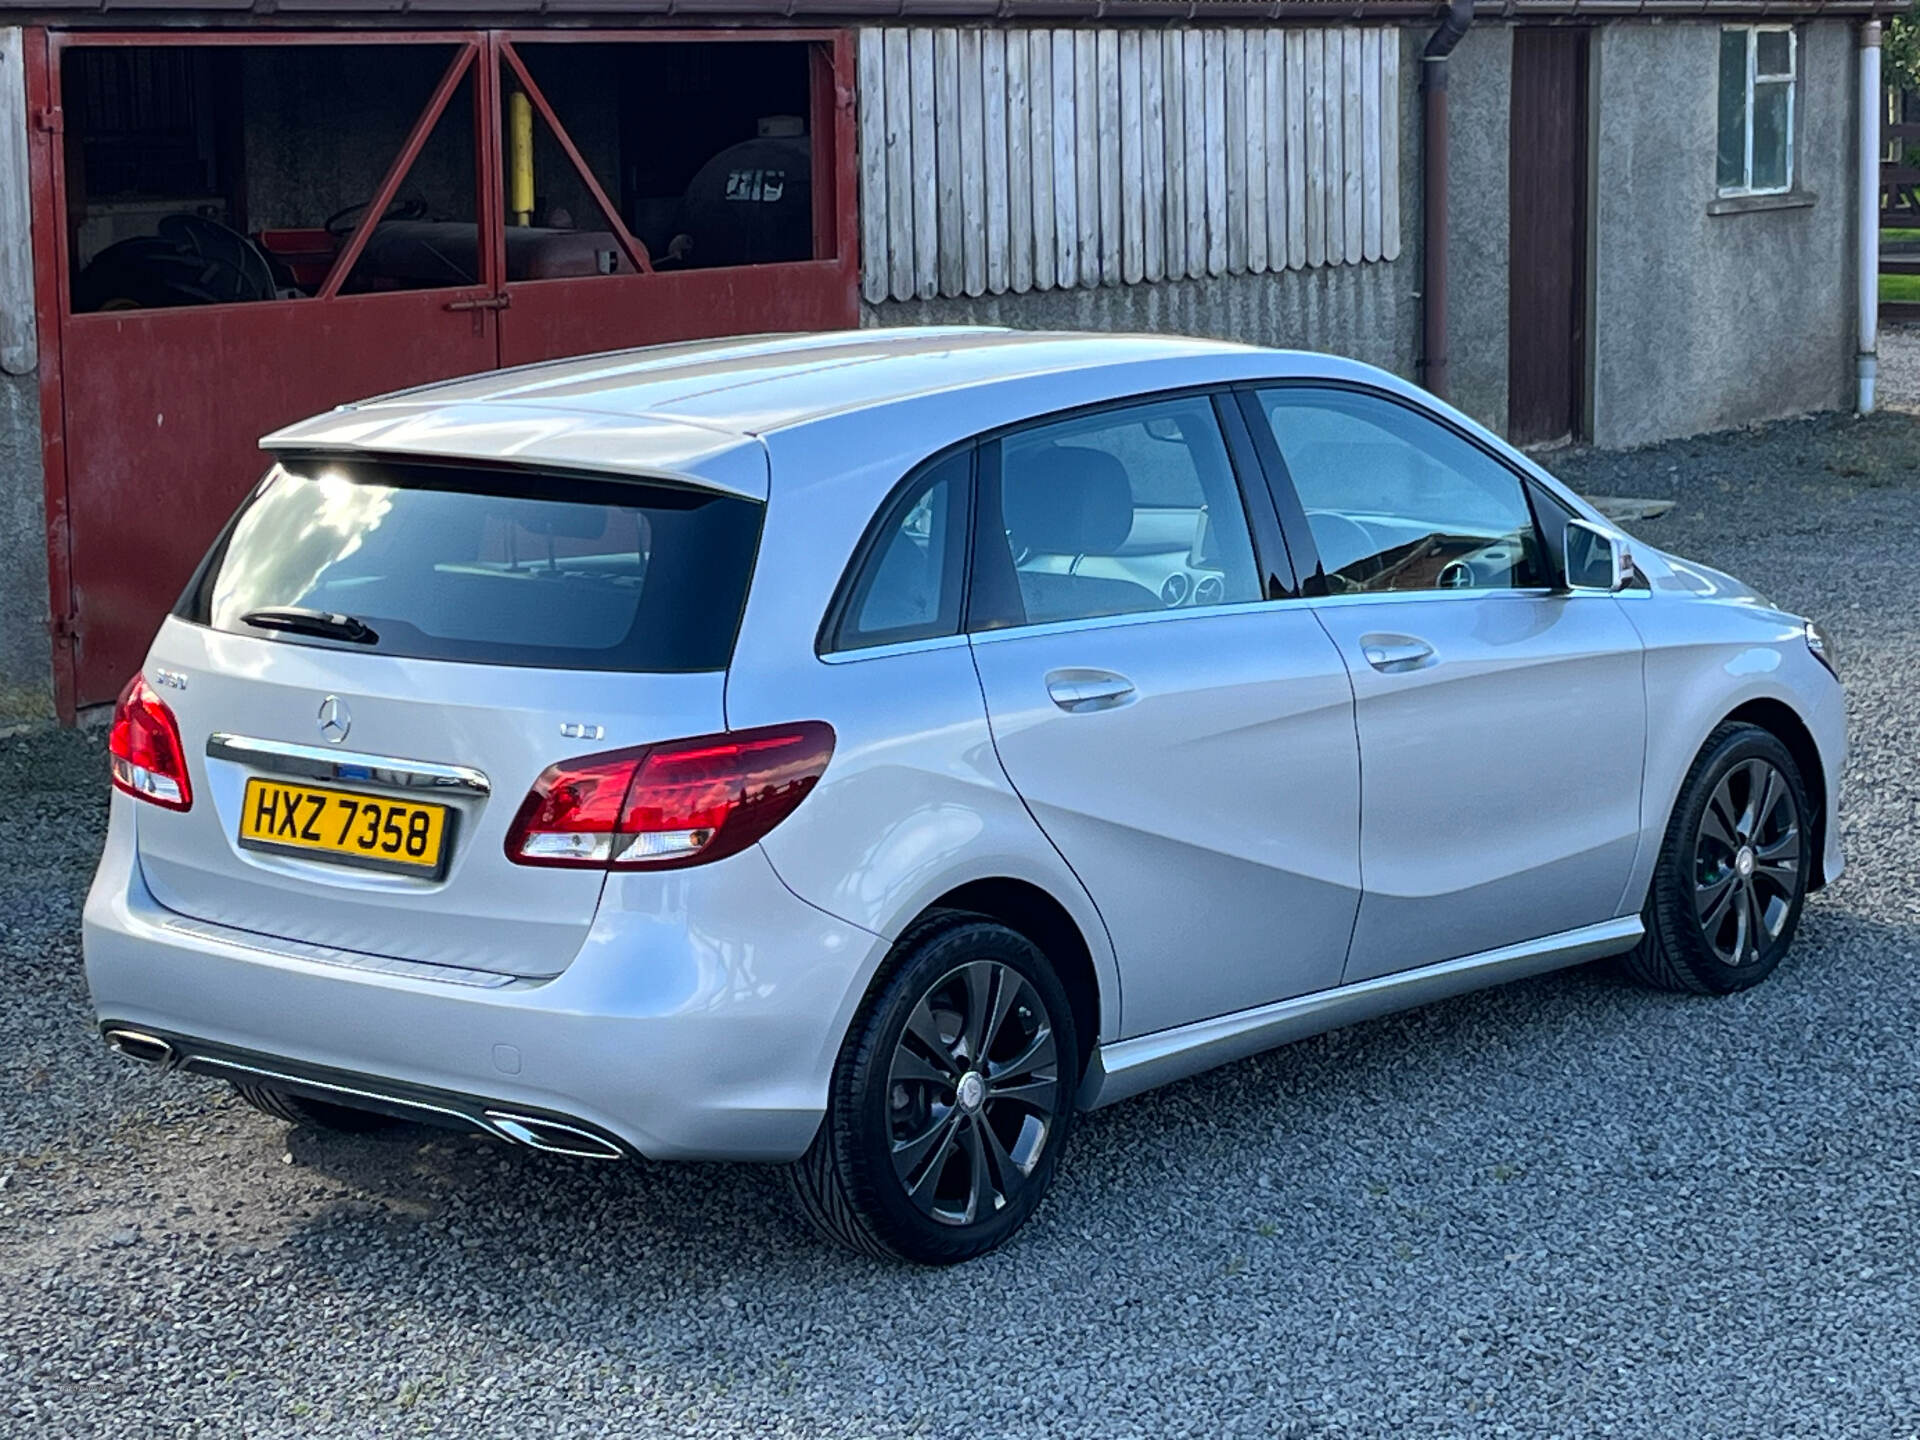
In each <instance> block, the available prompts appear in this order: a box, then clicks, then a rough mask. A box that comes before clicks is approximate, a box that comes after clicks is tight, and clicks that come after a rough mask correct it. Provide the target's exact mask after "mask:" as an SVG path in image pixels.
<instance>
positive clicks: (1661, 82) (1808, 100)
mask: <svg viewBox="0 0 1920 1440" xmlns="http://www.w3.org/2000/svg"><path fill="white" fill-rule="evenodd" d="M1855 44H1856V37H1855V33H1854V26H1853V25H1852V23H1850V22H1848V21H1844V20H1822V21H1814V22H1812V23H1810V24H1806V25H1803V26H1801V27H1800V46H1799V54H1800V60H1799V74H1800V84H1799V90H1798V94H1797V95H1796V96H1795V124H1796V128H1797V130H1798V152H1797V157H1796V176H1797V180H1796V188H1797V191H1798V193H1797V194H1795V195H1794V196H1792V197H1789V203H1787V205H1786V206H1785V208H1767V209H1749V208H1743V207H1739V206H1727V205H1724V204H1718V203H1716V201H1717V192H1716V187H1715V177H1714V156H1715V137H1716V134H1717V126H1718V118H1717V110H1716V102H1717V96H1718V79H1717V77H1718V68H1717V67H1718V56H1719V45H1720V31H1719V27H1718V26H1715V25H1701V24H1615V25H1607V26H1603V27H1601V28H1600V29H1598V30H1597V31H1596V32H1595V34H1594V45H1595V49H1596V52H1597V62H1596V73H1595V77H1594V79H1595V88H1596V92H1597V95H1598V106H1597V110H1598V127H1599V128H1598V133H1597V136H1596V140H1597V144H1596V147H1595V154H1596V156H1597V174H1596V180H1597V183H1596V184H1595V186H1594V192H1595V194H1594V259H1595V267H1594V290H1593V307H1594V314H1595V323H1594V326H1593V439H1594V442H1595V443H1596V444H1598V445H1603V446H1610V447H1611V446H1626V445H1640V444H1645V443H1647V442H1650V441H1654V440H1662V439H1667V438H1670V437H1673V436H1678V435H1691V434H1698V433H1699V432H1701V431H1705V430H1717V429H1724V428H1726V427H1728V426H1732V425H1744V424H1749V423H1752V422H1754V421H1759V420H1772V419H1778V418H1780V417H1782V416H1787V415H1797V414H1802V413H1804V412H1806V411H1809V410H1833V409H1841V408H1844V407H1847V406H1849V405H1851V404H1852V402H1853V393H1852V375H1853V350H1854V343H1855V342H1854V326H1855V313H1854V312H1855V301H1854V298H1853V273H1854V247H1855V244H1856V236H1855V228H1856V227H1855V225H1854V222H1853V208H1854V202H1853V163H1854V115H1855V111H1856V108H1857V99H1856V96H1857V93H1858V78H1857V77H1858V70H1857V67H1856V61H1855V53H1854V47H1855Z"/></svg>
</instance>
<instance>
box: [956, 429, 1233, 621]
mask: <svg viewBox="0 0 1920 1440" xmlns="http://www.w3.org/2000/svg"><path fill="white" fill-rule="evenodd" d="M997 449H998V454H999V467H998V481H999V483H998V485H997V486H994V485H988V486H986V487H985V490H984V492H983V494H984V501H983V508H984V509H985V510H986V511H987V512H988V513H987V514H986V515H985V517H984V518H983V523H982V528H981V538H980V542H979V543H980V552H981V553H980V554H979V556H978V558H977V559H976V561H975V583H974V601H973V607H972V615H971V617H970V618H971V623H972V625H973V628H975V629H991V628H995V627H999V626H1006V625H1021V624H1029V625H1042V624H1047V623H1049V622H1052V621H1058V620H1080V619H1087V618H1091V617H1096V616H1104V615H1126V614H1134V613H1138V612H1141V611H1149V610H1169V609H1180V608H1183V607H1193V606H1207V605H1232V604H1243V603H1246V602H1248V601H1254V600H1259V599H1262V598H1263V595H1262V592H1261V585H1260V570H1259V566H1258V565H1257V564H1256V563H1255V560H1254V551H1253V541H1252V539H1251V537H1250V534H1249V532H1248V528H1247V516H1246V510H1245V508H1244V507H1243V506H1242V504H1241V501H1240V490H1239V485H1238V482H1237V481H1236V480H1235V477H1234V473H1233V466H1232V464H1231V462H1230V461H1229V459H1228V457H1227V448H1226V443H1225V441H1224V440H1223V439H1222V438H1221V434H1220V427H1219V423H1218V422H1217V421H1216V419H1215V418H1214V413H1213V404H1212V402H1211V401H1210V400H1208V399H1206V398H1205V397H1204V396H1186V397H1182V398H1179V399H1173V400H1157V401H1151V402H1148V403H1146V404H1141V405H1130V406H1127V407H1126V408H1124V409H1116V410H1102V411H1100V412H1098V413H1096V414H1093V415H1085V416H1080V417H1077V418H1075V419H1071V420H1061V421H1056V422H1054V423H1052V424H1047V425H1041V426H1037V427H1035V428H1033V429H1031V430H1023V431H1020V432H1019V433H1017V434H1014V435H1009V436H1007V437H1006V438H1005V439H1003V440H1002V441H1001V442H1000V444H999V446H998V447H997Z"/></svg>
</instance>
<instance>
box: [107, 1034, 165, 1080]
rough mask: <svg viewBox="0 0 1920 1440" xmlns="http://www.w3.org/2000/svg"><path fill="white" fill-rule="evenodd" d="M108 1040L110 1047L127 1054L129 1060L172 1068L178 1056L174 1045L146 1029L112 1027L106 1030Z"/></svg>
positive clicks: (163, 1068) (162, 1067)
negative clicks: (147, 1031) (148, 1032)
mask: <svg viewBox="0 0 1920 1440" xmlns="http://www.w3.org/2000/svg"><path fill="white" fill-rule="evenodd" d="M106 1041H107V1046H108V1048H109V1049H112V1050H114V1051H116V1052H118V1053H119V1054H122V1055H125V1056H126V1057H127V1058H128V1059H129V1060H138V1061H140V1062H141V1063H142V1064H145V1065H158V1066H159V1067H160V1068H161V1069H162V1070H165V1069H169V1068H171V1067H172V1065H173V1063H174V1061H175V1059H177V1058H178V1056H177V1054H176V1052H175V1051H174V1048H173V1046H172V1045H170V1044H169V1043H167V1042H166V1041H165V1040H162V1039H161V1038H160V1037H159V1036H158V1035H149V1034H147V1033H146V1031H144V1030H122V1029H118V1028H116V1029H112V1030H109V1031H107V1032H106Z"/></svg>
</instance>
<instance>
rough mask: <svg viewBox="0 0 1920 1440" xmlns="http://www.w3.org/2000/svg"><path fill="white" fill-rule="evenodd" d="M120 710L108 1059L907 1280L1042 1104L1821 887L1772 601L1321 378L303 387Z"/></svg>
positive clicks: (956, 368) (90, 952)
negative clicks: (323, 408) (687, 1208)
mask: <svg viewBox="0 0 1920 1440" xmlns="http://www.w3.org/2000/svg"><path fill="white" fill-rule="evenodd" d="M264 444H265V448H266V450H267V451H268V452H269V453H270V457H271V464H270V465H269V467H268V469H267V472H266V476H265V478H264V479H262V480H261V481H260V483H259V485H258V486H257V487H256V488H255V489H254V490H253V492H252V493H251V494H250V495H249V496H248V497H247V499H246V501H245V503H244V504H243V505H242V506H241V507H240V510H239V512H238V514H236V515H235V517H234V518H233V520H232V521H231V523H230V524H229V525H228V526H227V529H226V530H225V532H224V533H223V534H221V535H220V536H219V537H218V539H217V540H215V542H214V544H213V547H212V549H211V551H210V552H209V553H208V555H207V557H206V559H205V561H204V562H203V563H202V564H201V566H200V569H199V571H198V573H197V574H196V575H195V576H194V577H193V579H192V581H191V583H190V584H189V585H188V586H187V589H186V592H185V594H184V595H183V596H182V598H181V600H180V603H179V606H178V608H177V609H176V610H175V611H174V612H173V614H172V616H171V617H170V618H168V619H167V621H166V622H165V623H164V625H163V626H162V627H161V629H160V632H159V635H158V637H157V638H156V639H155V641H154V644H153V649H152V651H151V653H150V655H149V656H148V659H147V663H146V665H145V666H144V667H143V669H142V671H141V673H140V674H138V675H136V676H134V677H133V679H132V680H131V681H130V682H129V683H128V685H127V688H126V691H125V693H124V694H123V695H122V696H121V699H120V703H119V706H118V710H117V712H116V714H115V717H114V721H113V729H112V735H111V741H110V749H111V751H112V771H113V784H114V787H115V792H116V793H115V794H114V796H113V806H112V822H111V826H110V828H109V831H108V836H107V843H106V851H105V854H104V856H103V857H102V860H101V863H100V869H99V873H98V876H97V878H96V879H95V882H94V885H93V890H92V894H91V896H90V898H89V900H88V903H87V907H86V919H85V943H86V964H87V976H88V980H89V983H90V985H91V987H92V992H93V1000H94V1004H95V1006H96V1008H97V1011H98V1016H99V1021H100V1026H101V1030H102V1032H103V1034H104V1036H105V1038H106V1039H107V1041H108V1042H109V1043H110V1044H112V1045H113V1046H115V1047H116V1048H117V1049H119V1050H120V1051H122V1052H124V1053H125V1054H127V1055H130V1056H133V1057H135V1058H138V1059H141V1060H145V1061H149V1062H152V1063H154V1064H157V1065H159V1066H161V1067H164V1068H167V1069H178V1070H186V1071H190V1072H193V1073H196V1074H203V1075H210V1076H218V1077H221V1078H224V1079H226V1080H228V1081H230V1082H232V1084H233V1086H234V1087H235V1088H236V1089H237V1090H238V1091H239V1093H240V1095H241V1096H243V1097H244V1098H245V1099H246V1100H248V1101H249V1102H251V1103H252V1104H254V1105H256V1106H258V1107H259V1108H260V1109H262V1110H265V1111H267V1112H268V1113H270V1114H272V1115H275V1116H278V1117H280V1118H282V1119H284V1120H287V1121H292V1122H298V1123H308V1124H314V1125H321V1126H331V1127H334V1128H338V1129H348V1130H356V1129H364V1128H367V1127H369V1126H373V1125H377V1124H384V1123H388V1122H389V1121H391V1120H392V1119H394V1118H403V1119H414V1120H427V1121H434V1122H439V1123H443V1124H447V1125H453V1126H459V1127H464V1128H466V1129H469V1130H473V1131H478V1132H481V1133H484V1134H487V1135H491V1136H493V1137H495V1138H496V1139H500V1140H504V1141H508V1142H512V1143H515V1144H520V1145H527V1146H532V1147H535V1148H537V1149H542V1150H548V1151H553V1152H557V1153H560V1154H565V1155H575V1156H597V1157H604V1158H607V1159H614V1158H619V1157H646V1158H648V1159H656V1160H667V1159H678V1158H704V1159H714V1158H720V1159H730V1160H756V1161H771V1162H778V1163H781V1164H784V1165H785V1166H787V1167H788V1174H789V1175H790V1177H791V1180H792V1189H793V1193H794V1196H795V1197H796V1199H797V1201H798V1206H799V1209H800V1210H801V1211H802V1212H803V1213H804V1214H805V1215H806V1216H807V1217H808V1218H809V1219H810V1220H811V1221H812V1222H813V1223H814V1224H815V1225H817V1226H818V1227H819V1228H820V1229H822V1230H823V1231H825V1232H826V1233H827V1234H829V1235H830V1236H832V1237H834V1238H835V1239H837V1240H840V1241H843V1242H845V1243H847V1244H849V1245H852V1246H855V1247H857V1248H859V1249H862V1250H865V1251H868V1252H871V1253H875V1254H879V1255H883V1256H896V1257H904V1258H907V1259H911V1260H917V1261H924V1262H932V1263H940V1262H949V1261H955V1260H961V1259H964V1258H966V1257H968V1256H972V1255H976V1254H979V1253H980V1252H982V1251H984V1250H987V1249H990V1248H991V1247H993V1246H995V1245H997V1244H999V1243H1000V1242H1001V1241H1003V1240H1005V1239H1006V1238H1007V1237H1008V1236H1009V1235H1010V1234H1012V1233H1013V1231H1014V1230H1016V1229H1017V1228H1019V1226H1020V1225H1021V1224H1022V1223H1023V1222H1024V1221H1025V1220H1026V1219H1027V1218H1028V1216H1030V1215H1031V1214H1032V1213H1033V1211H1034V1208H1035V1206H1036V1205H1037V1204H1038V1203H1039V1202H1040V1199H1041V1197H1042V1195H1043V1194H1044V1193H1045V1191H1046V1189H1047V1185H1048V1182H1049V1180H1050V1178H1051V1177H1052V1175H1053V1171H1054V1167H1055V1165H1056V1164H1057V1163H1058V1161H1059V1157H1060V1153H1061V1149H1062V1147H1063V1146H1064V1144H1065V1143H1066V1141H1067V1138H1068V1135H1069V1133H1070V1131H1071V1130H1072V1127H1073V1124H1074V1119H1075V1116H1076V1114H1077V1113H1078V1112H1080V1111H1083V1110H1086V1109H1090V1108H1092V1107H1095V1106H1100V1105H1106V1104H1109V1103H1111V1102H1113V1101H1115V1100H1119V1099H1122V1098H1125V1097H1126V1096H1129V1095H1134V1094H1137V1093H1139V1092H1140V1091H1142V1090H1145V1089H1147V1088H1149V1087H1151V1086H1154V1085H1159V1084H1162V1083H1165V1082H1167V1081H1169V1080H1174V1079H1177V1078H1179V1077H1181V1076H1185V1075H1189V1074H1192V1073H1193V1072H1195V1071H1198V1070H1201V1069H1204V1068H1206V1067H1208V1066H1212V1065H1218V1064H1221V1063H1223V1062H1225V1061H1230V1060H1234V1059H1236V1058H1239V1057H1241V1056H1245V1055H1249V1054H1252V1053H1254V1052H1256V1051H1259V1050H1262V1049H1265V1048H1267V1047H1269V1046H1273V1045H1277V1044H1279V1043H1281V1042H1284V1041H1287V1040H1291V1039H1294V1038H1297V1037H1300V1036H1303V1035H1309V1034H1313V1033H1316V1032H1319V1031H1324V1030H1327V1029H1330V1028H1332V1027H1334V1026H1337V1025H1342V1024H1346V1023H1348V1022H1350V1021H1354V1020H1358V1019H1362V1018H1364V1017H1367V1016H1373V1015H1378V1014H1381V1013H1383V1012H1385V1011H1389V1010H1394V1009H1397V1008H1400V1007H1403V1006H1408V1005H1414V1004H1418V1003H1421V1002H1424V1001H1428V1000H1433V999H1436V998H1439V997H1442V996H1447V995H1452V994H1457V993H1459V992H1462V991H1466V990H1470V989H1473V988H1475V987H1478V986H1484V985H1490V984H1493V983H1496V982H1499V981H1503V980H1509V979H1513V978H1515V977H1517V976H1523V975H1530V974H1534V973H1537V972H1540V971H1544V970H1548V969H1551V968H1553V967H1556V966H1564V965H1573V964H1577V963H1580V962H1582V961H1588V960H1593V959H1596V958H1599V957H1602V956H1616V955H1617V956H1621V957H1623V958H1624V964H1625V966H1626V968H1627V969H1628V970H1629V971H1630V972H1631V973H1632V974H1634V975H1636V976H1638V977H1640V978H1641V979H1643V980H1645V981H1648V982H1650V983H1652V984H1655V985H1660V986H1664V987H1668V988H1672V989H1678V990H1689V991H1696V992H1709V993H1723V992H1728V991H1735V990H1740V989H1744V988H1745V987H1747V986H1750V985H1753V984H1755V983H1757V982H1758V981H1760V980H1761V979H1763V978H1764V977H1765V976H1766V975H1767V974H1768V973H1769V972H1770V971H1772V970H1773V968H1774V967H1775V966H1776V965H1778V964H1779V963H1780V960H1781V957H1782V956H1783V954H1784V953H1785V952H1786V950H1787V948H1788V946H1789V944H1790V943H1791V942H1792V939H1793V935H1794V930H1795V926H1796V924H1797V922H1798V920H1799V917H1800V912H1801V907H1802V905H1803V903H1804V901H1805V900H1806V897H1807V893H1808V891H1809V890H1811V889H1813V888H1816V887H1818V886H1820V885H1821V884H1823V883H1825V882H1827V881H1830V880H1832V879H1833V878H1834V877H1835V876H1836V875H1838V874H1839V872H1840V866H1841V858H1840V851H1839V845H1838V837H1839V831H1840V827H1839V824H1838V821H1837V813H1838V800H1839V780H1840V772H1841V765H1842V760H1843V755H1844V749H1845V737H1844V724H1843V702H1842V694H1841V689H1840V685H1839V683H1838V681H1837V680H1836V678H1835V675H1834V672H1833V669H1832V657H1831V656H1830V655H1829V654H1828V652H1827V649H1826V646H1825V643H1824V642H1823V640H1822V637H1821V635H1820V633H1819V631H1818V630H1816V629H1815V627H1814V626H1813V625H1811V624H1810V623H1808V622H1807V621H1806V620H1805V619H1803V618H1801V617H1799V616H1796V615H1791V614H1787V613H1784V612H1782V611H1780V610H1778V609H1776V608H1775V607H1773V606H1772V605H1770V604H1768V603H1767V602H1766V601H1764V600H1762V599H1760V598H1759V597H1757V596H1756V595H1755V594H1754V593H1753V592H1752V591H1750V590H1748V589H1746V588H1744V587H1743V586H1741V585H1740V584H1738V583H1737V582H1735V581H1733V580H1731V579H1729V578H1728V577H1727V576H1725V575H1722V574H1719V573H1716V572H1714V571H1712V570H1708V569H1705V568H1703V567H1701V566H1698V565H1693V564H1689V563H1687V562H1685V561H1682V560H1679V559H1676V558H1674V557H1671V556H1668V555H1663V554H1661V553H1660V552H1659V551H1657V550H1655V549H1653V548H1652V547H1650V546H1646V545H1643V544H1638V543H1632V544H1630V543H1629V541H1628V539H1627V537H1626V536H1624V535H1623V534H1622V533H1621V532H1620V531H1619V530H1618V529H1616V528H1615V527H1614V526H1612V525H1611V524H1609V523H1608V522H1607V521H1605V520H1604V519H1603V518H1602V517H1601V516H1600V515H1599V514H1598V513H1597V512H1596V511H1595V510H1594V509H1593V508H1592V507H1590V506H1589V505H1587V504H1586V503H1585V502H1584V501H1582V500H1581V499H1580V498H1579V497H1578V496H1575V495H1574V494H1572V493H1571V492H1569V491H1568V490H1567V489H1566V488H1565V487H1564V486H1562V485H1560V484H1559V483H1557V482H1556V481H1555V480H1554V479H1553V478H1552V477H1551V476H1549V475H1547V474H1545V473H1544V472H1543V471H1542V470H1541V469H1540V468H1539V467H1538V466H1537V465H1535V464H1534V463H1532V462H1531V461H1530V460H1528V459H1527V458H1526V457H1525V456H1523V455H1520V454H1518V453H1516V452H1515V451H1513V450H1512V449H1509V448H1508V447H1507V446H1506V445H1504V444H1502V443H1501V442H1500V441H1499V440H1497V439H1496V438H1494V437H1493V436H1492V435H1490V434H1488V433H1487V432H1486V431H1484V430H1482V429H1481V428H1480V427H1478V426H1476V425H1475V424H1473V423H1472V422H1471V421H1469V420H1467V419H1466V418H1464V417H1463V416H1461V415H1459V414H1458V413H1456V412H1454V411H1452V410H1450V409H1448V408H1446V407H1445V406H1443V405H1441V404H1439V403H1438V402H1436V401H1434V400H1433V399H1432V398H1431V397H1428V396H1426V395H1424V394H1423V393H1421V392H1420V391H1418V390H1416V389H1415V388H1413V387H1412V386H1410V385H1408V384H1406V383H1404V382H1403V381H1400V380H1397V379H1395V378H1394V377H1392V376H1390V375H1387V374H1385V373H1383V372H1381V371H1378V370H1374V369H1371V368H1369V367H1367V366H1363V365H1358V364H1353V363H1349V362H1347V361H1342V360H1336V359H1331V358H1329V357H1326V356H1322V355H1308V354H1297V353H1281V352H1274V351H1268V350H1259V349H1252V348H1248V347H1243V346H1236V345H1228V344H1220V343H1215V342H1209V341H1199V340H1187V339H1178V338H1165V337H1149V336H1110V335H1101V336H1095V335H1059V334H1021V333H1015V332H1007V331H988V330H916V331H896V332H883V331H868V332H859V333H849V334H838V335H815V336H803V337H780V338H766V339H753V340H744V341H720V342H713V343H701V344H688V345H677V346H668V347H662V348H657V349H650V350H640V351H634V352H630V353H626V354H618V355H608V356H596V357H592V358H588V359H581V360H571V361H566V362H563V363H559V364H551V365H544V366H539V367H535V368H532V369H526V370H519V371H509V372H506V373H502V374H489V375H485V376H481V377H477V378H474V379H469V380H462V381H455V382H452V383H449V384H444V385H438V386H434V387H431V388H428V389H424V390H415V391H410V392H407V393H404V394H400V395H394V396H389V397H386V398H384V399H380V400H374V401H369V402H367V403H366V404H363V405H356V406H350V407H347V408H345V409H342V410H338V411H335V412H334V413H332V414H329V415H326V416H322V417H320V418H317V419H314V420H311V421H308V422H306V423H303V424H300V425H295V426H293V427H292V428H290V429H286V430H282V431H280V432H278V433H276V434H274V435H271V436H269V437H268V438H267V439H266V441H265V442H264Z"/></svg>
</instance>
